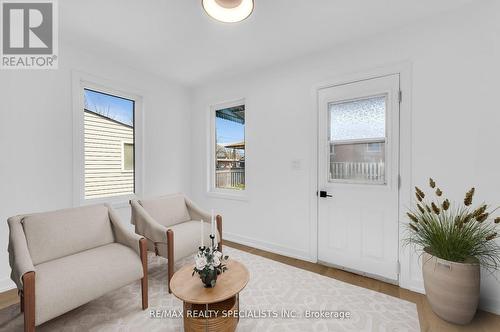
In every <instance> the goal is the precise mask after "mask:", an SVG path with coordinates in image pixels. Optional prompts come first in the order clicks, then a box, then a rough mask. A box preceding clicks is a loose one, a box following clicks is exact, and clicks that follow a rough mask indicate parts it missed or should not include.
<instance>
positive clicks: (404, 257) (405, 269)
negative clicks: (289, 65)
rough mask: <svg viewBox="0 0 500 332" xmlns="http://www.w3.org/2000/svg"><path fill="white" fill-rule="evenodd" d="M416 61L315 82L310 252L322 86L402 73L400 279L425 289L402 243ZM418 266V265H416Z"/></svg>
mask: <svg viewBox="0 0 500 332" xmlns="http://www.w3.org/2000/svg"><path fill="white" fill-rule="evenodd" d="M412 67H413V65H412V63H411V62H410V61H401V62H396V63H392V64H386V65H381V66H379V67H375V68H371V69H365V70H361V71H358V72H347V73H339V74H337V75H335V76H333V77H332V78H331V79H329V80H326V81H323V82H320V83H318V84H316V85H314V86H313V87H312V89H311V99H312V105H313V109H314V110H315V111H314V113H313V114H312V116H313V121H311V123H312V124H311V133H312V134H311V143H310V144H311V145H310V146H311V168H310V194H311V195H310V197H311V200H310V218H309V220H310V227H309V229H310V239H309V243H310V247H309V251H310V255H311V258H312V260H313V261H315V262H317V261H318V222H319V220H318V207H319V206H318V197H317V195H316V193H317V191H318V190H319V183H318V167H319V165H318V156H319V151H318V148H319V146H318V134H319V132H318V129H319V124H318V121H319V111H320V109H319V104H318V93H319V90H321V89H325V88H330V87H335V86H339V85H344V84H348V83H354V82H359V81H364V80H369V79H373V78H378V77H383V76H388V75H394V74H399V85H400V90H401V91H402V94H403V98H402V100H401V103H400V106H399V112H400V115H399V121H400V123H399V131H400V137H399V140H400V142H399V176H400V186H399V207H398V215H399V221H398V224H399V226H398V228H399V239H398V242H399V244H400V245H399V248H398V257H399V258H398V260H399V264H400V273H399V278H398V282H399V285H400V286H401V287H403V288H407V289H412V290H415V291H418V292H422V291H423V290H422V287H421V285H422V282H421V278H420V272H418V273H414V272H415V264H412V262H415V261H416V256H415V255H412V252H410V250H407V249H405V248H403V247H402V246H401V242H400V239H401V236H402V234H403V232H404V227H403V226H404V224H406V223H407V220H406V218H405V217H404V215H405V212H404V211H405V210H404V207H405V206H410V205H411V202H412V199H411V193H412V191H411V188H412V186H413V180H412V164H411V163H412V142H413V139H412V136H413V131H412V122H413V121H412V109H411V108H412V107H411V105H412ZM416 267H418V265H416Z"/></svg>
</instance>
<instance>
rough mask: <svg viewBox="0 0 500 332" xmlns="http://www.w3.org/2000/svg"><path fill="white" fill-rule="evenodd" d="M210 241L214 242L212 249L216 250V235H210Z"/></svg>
mask: <svg viewBox="0 0 500 332" xmlns="http://www.w3.org/2000/svg"><path fill="white" fill-rule="evenodd" d="M210 240H211V241H212V248H215V235H214V234H210Z"/></svg>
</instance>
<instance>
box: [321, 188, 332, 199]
mask: <svg viewBox="0 0 500 332" xmlns="http://www.w3.org/2000/svg"><path fill="white" fill-rule="evenodd" d="M319 197H322V198H326V197H332V195H329V194H328V193H327V192H326V191H324V190H320V192H319Z"/></svg>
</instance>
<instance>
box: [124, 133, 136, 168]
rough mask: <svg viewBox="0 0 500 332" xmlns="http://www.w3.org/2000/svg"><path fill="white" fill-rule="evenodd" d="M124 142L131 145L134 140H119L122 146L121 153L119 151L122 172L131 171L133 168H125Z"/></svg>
mask: <svg viewBox="0 0 500 332" xmlns="http://www.w3.org/2000/svg"><path fill="white" fill-rule="evenodd" d="M134 138H135V136H134ZM125 144H132V145H134V142H133V141H131V140H122V141H121V147H122V153H121V159H122V172H124V173H133V172H134V169H125ZM134 150H135V145H134ZM134 152H135V151H134ZM134 164H135V153H134Z"/></svg>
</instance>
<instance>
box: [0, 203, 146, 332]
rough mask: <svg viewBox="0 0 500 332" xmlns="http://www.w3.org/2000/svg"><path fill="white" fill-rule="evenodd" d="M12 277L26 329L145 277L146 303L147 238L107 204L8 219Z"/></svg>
mask: <svg viewBox="0 0 500 332" xmlns="http://www.w3.org/2000/svg"><path fill="white" fill-rule="evenodd" d="M8 223H9V231H10V233H9V247H8V250H9V262H10V266H11V268H12V273H11V278H12V280H13V281H14V282H15V283H16V285H17V288H18V290H19V294H20V297H21V312H24V330H25V331H34V330H35V326H38V325H40V324H42V323H44V322H46V321H48V320H50V319H52V318H54V317H57V316H59V315H61V314H63V313H65V312H68V311H70V310H72V309H74V308H76V307H78V306H80V305H82V304H85V303H87V302H89V301H91V300H94V299H96V298H98V297H100V296H101V295H104V294H105V293H107V292H110V291H112V290H115V289H118V288H120V287H123V286H125V285H127V284H129V283H131V282H133V281H135V280H138V279H141V287H142V308H143V309H146V308H147V307H148V283H147V282H148V278H147V243H146V240H145V239H144V238H142V237H141V236H139V235H137V234H134V233H133V232H132V231H130V230H128V229H127V227H126V226H125V225H123V224H122V223H121V222H120V221H119V219H118V217H117V215H116V213H115V212H114V211H113V210H112V209H111V207H109V206H108V205H93V206H85V207H80V208H74V209H66V210H59V211H53V212H46V213H37V214H30V215H20V216H15V217H11V218H9V219H8Z"/></svg>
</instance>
